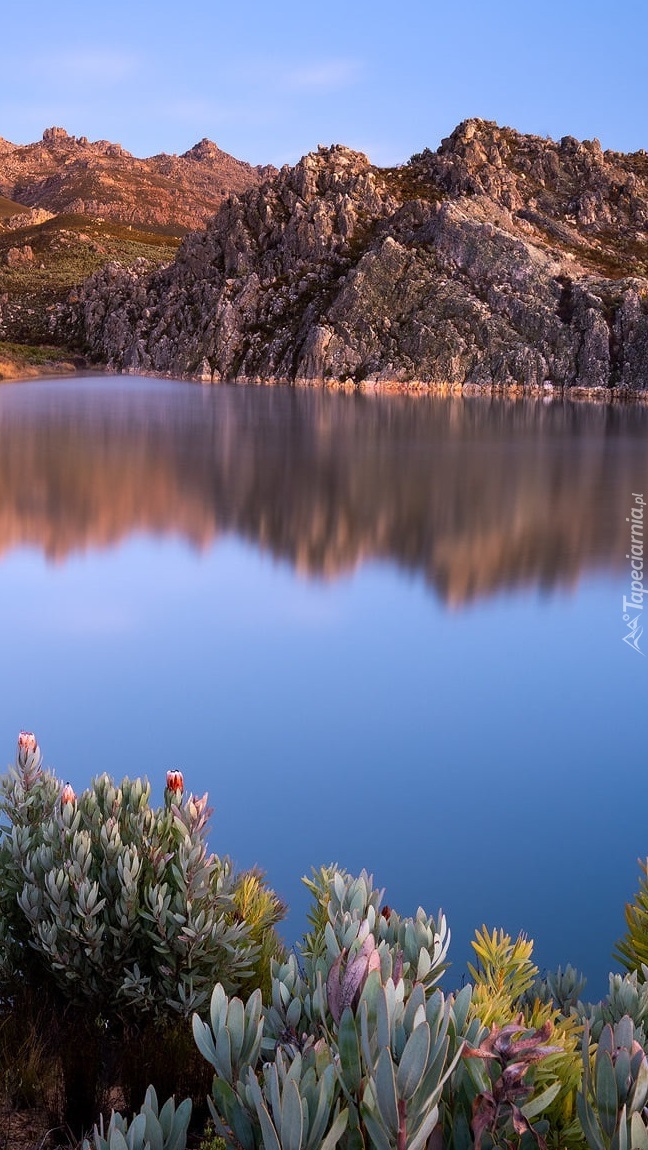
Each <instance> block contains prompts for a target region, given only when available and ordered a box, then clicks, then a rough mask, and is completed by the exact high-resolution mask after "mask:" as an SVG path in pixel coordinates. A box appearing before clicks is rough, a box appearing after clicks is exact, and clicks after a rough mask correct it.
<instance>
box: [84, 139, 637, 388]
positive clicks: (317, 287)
mask: <svg viewBox="0 0 648 1150" xmlns="http://www.w3.org/2000/svg"><path fill="white" fill-rule="evenodd" d="M75 324H76V328H75ZM62 330H64V331H67V332H70V331H72V330H76V334H77V337H78V338H80V339H82V340H83V341H84V342H85V344H86V345H87V347H88V348H89V349H90V350H91V351H92V353H93V354H95V355H96V356H97V357H98V358H100V359H103V360H104V361H106V362H108V363H109V364H110V365H111V366H113V367H115V368H117V369H118V370H126V371H147V372H148V371H150V372H161V373H169V374H173V375H178V376H185V375H187V376H192V377H195V378H200V379H206V380H212V379H213V380H221V379H237V380H250V379H259V378H261V379H268V380H277V379H281V380H305V381H327V380H331V381H332V380H338V381H345V380H348V381H351V382H352V383H365V384H366V383H372V382H373V383H378V384H381V383H384V384H391V383H396V384H399V385H403V386H408V385H409V386H411V385H413V384H417V383H418V384H420V383H422V384H432V385H450V386H451V387H455V388H459V387H465V386H466V385H477V386H482V387H483V386H487V387H492V386H495V387H499V386H505V387H506V386H511V385H516V386H518V387H523V388H549V387H552V386H558V387H570V388H574V387H586V388H615V389H617V391H619V392H637V391H640V390H643V389H646V388H647V387H648V156H647V155H646V154H645V153H644V152H639V153H635V154H632V155H621V154H617V153H612V152H605V153H603V152H602V151H601V148H600V145H599V144H598V141H593V142H590V141H585V142H584V143H579V142H578V141H576V140H575V139H573V138H571V137H565V138H564V139H563V140H561V141H560V143H554V142H553V141H551V140H544V139H541V138H539V137H535V136H522V135H519V134H518V133H517V132H514V131H512V130H511V129H506V128H499V127H497V125H496V124H493V123H488V122H484V121H481V120H471V121H466V122H465V123H463V124H461V125H460V126H459V127H458V128H457V129H456V130H455V132H453V134H452V136H450V137H449V139H447V140H444V141H443V143H442V145H441V147H440V148H439V150H438V151H437V152H436V153H431V152H429V151H425V152H423V153H422V154H420V155H418V156H415V157H413V158H412V160H410V162H409V163H408V164H406V165H405V166H404V167H402V168H396V169H380V168H375V167H373V166H372V165H371V164H370V163H369V161H368V159H367V157H366V156H364V155H362V154H360V153H357V152H352V151H350V150H349V149H347V148H343V147H339V146H338V147H332V148H325V149H320V150H319V151H318V152H317V153H314V154H311V155H308V156H306V157H305V158H304V159H303V160H301V161H300V163H299V164H297V165H296V167H294V168H288V167H286V168H283V169H282V171H281V172H280V173H279V175H278V176H277V177H276V178H274V179H273V180H270V181H266V182H265V183H263V184H262V185H261V186H260V187H257V188H253V189H251V190H249V191H248V192H246V193H245V194H243V195H242V196H239V197H234V198H231V199H229V200H228V201H227V202H226V203H224V204H223V206H222V207H221V209H220V211H219V212H218V214H217V215H216V217H215V218H214V219H213V220H212V221H211V223H210V224H209V225H208V227H207V229H206V231H205V232H203V233H201V234H196V235H192V236H189V237H188V238H187V239H186V240H185V241H184V243H183V245H182V246H181V248H180V250H179V252H178V255H177V258H176V259H175V261H174V262H173V263H172V264H171V265H170V266H169V267H168V268H166V269H164V270H162V271H158V272H156V273H154V274H150V273H148V272H147V270H146V269H145V268H143V267H140V268H139V269H137V268H136V269H134V270H131V271H126V270H124V269H123V268H120V267H119V266H115V265H112V266H110V267H108V268H106V269H105V270H104V271H103V272H101V273H99V274H97V275H95V276H94V277H92V278H91V280H90V281H89V282H88V283H87V284H86V285H85V287H84V289H83V292H82V294H81V301H80V305H79V307H78V310H76V311H75V312H74V313H73V314H70V315H68V317H67V328H66V326H65V324H64V325H63V329H62Z"/></svg>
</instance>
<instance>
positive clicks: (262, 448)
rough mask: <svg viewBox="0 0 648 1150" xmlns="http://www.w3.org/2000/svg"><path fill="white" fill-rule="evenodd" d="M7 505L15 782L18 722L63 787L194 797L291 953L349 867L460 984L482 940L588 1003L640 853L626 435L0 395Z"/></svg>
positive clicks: (0, 526)
mask: <svg viewBox="0 0 648 1150" xmlns="http://www.w3.org/2000/svg"><path fill="white" fill-rule="evenodd" d="M0 491H1V498H0V553H1V558H2V561H1V563H0V612H1V620H0V631H1V634H2V636H3V641H4V657H3V659H2V668H1V671H0V680H1V697H2V707H1V708H0V739H1V745H2V747H3V748H4V752H3V753H4V758H5V760H6V762H9V761H10V760H12V759H13V754H14V747H15V739H16V735H17V732H18V730H19V729H20V728H21V727H26V728H28V729H31V730H34V731H35V732H36V734H37V736H38V739H39V742H40V744H41V746H42V748H43V752H44V756H45V761H46V763H47V765H49V766H51V767H52V768H54V769H55V770H56V771H57V773H58V774H59V775H60V776H61V777H62V778H63V779H69V781H70V782H71V783H72V784H73V786H74V787H75V789H77V790H79V789H82V788H83V787H84V786H85V785H87V783H88V781H89V779H90V778H91V777H92V776H93V775H95V774H98V773H100V772H101V771H104V770H106V771H108V772H110V773H111V774H113V775H115V776H117V777H118V778H121V777H122V775H124V774H130V775H134V774H146V775H147V776H148V777H149V779H150V780H151V782H152V784H153V788H154V796H155V798H156V799H160V798H161V795H162V788H163V785H164V777H165V774H166V771H167V770H168V769H171V768H173V769H178V768H179V769H182V770H183V771H184V774H185V781H186V785H187V786H188V788H189V789H191V790H194V791H195V792H197V793H202V792H203V791H205V790H208V791H209V796H210V801H211V804H212V805H213V806H214V808H215V812H214V815H213V818H212V831H211V837H210V841H211V845H212V846H213V848H214V849H215V850H217V851H218V852H219V853H223V854H225V853H227V854H230V855H232V857H233V858H234V859H235V860H236V862H237V864H238V865H240V866H242V867H243V866H249V865H252V864H255V863H258V864H259V865H260V866H261V867H263V869H264V870H265V871H266V872H267V875H268V878H269V881H270V882H271V884H272V885H273V886H274V887H275V889H276V890H277V891H278V892H279V893H280V894H281V896H282V897H283V898H284V899H285V900H286V901H287V902H288V903H289V904H290V907H291V913H290V916H289V918H288V919H287V922H286V925H285V928H284V934H285V936H286V938H287V939H289V940H293V939H295V938H297V937H298V936H299V935H300V934H301V932H302V931H303V929H304V928H305V908H306V905H307V898H306V892H305V890H304V889H303V888H302V886H301V883H300V881H299V880H300V877H301V876H302V875H303V874H307V873H309V872H310V868H311V867H312V866H319V865H321V864H323V863H327V862H332V861H337V862H339V863H340V864H342V865H344V866H345V867H347V868H348V869H349V870H351V871H353V872H357V871H358V870H360V869H361V868H362V867H366V868H367V869H369V870H370V871H372V872H373V873H374V876H375V879H376V881H377V883H378V885H380V886H384V887H385V888H386V894H385V898H386V900H387V901H388V902H389V903H390V905H392V906H394V907H396V908H397V909H398V910H399V911H400V912H401V913H414V912H415V910H416V908H417V906H418V905H422V906H424V907H425V908H426V910H428V911H430V912H432V913H435V912H436V911H437V910H438V908H439V907H442V908H443V910H444V912H445V913H446V915H447V918H448V921H449V924H450V928H451V930H452V934H453V942H452V945H451V950H450V957H451V959H452V963H453V966H452V970H451V973H450V975H449V977H448V980H447V982H448V985H456V984H457V983H458V982H459V981H460V979H461V976H462V974H463V972H464V970H465V965H466V961H467V960H468V959H470V958H471V953H470V938H471V937H472V934H473V932H474V929H475V928H476V927H479V926H481V924H482V923H486V924H487V925H488V926H489V927H491V928H492V927H495V926H497V927H499V926H501V927H504V928H505V929H506V930H507V931H508V932H511V933H512V934H514V935H515V934H517V932H518V931H520V930H523V931H525V932H526V933H527V934H528V935H529V936H530V937H532V938H534V939H535V944H536V945H535V957H536V961H537V962H538V963H539V965H540V966H541V967H550V968H555V967H557V966H558V964H562V965H563V966H564V965H565V964H566V963H568V962H571V963H573V964H575V965H577V966H578V967H580V968H581V969H583V970H584V971H585V973H586V974H587V975H588V980H589V981H588V988H587V991H586V995H588V996H589V997H599V996H600V995H601V994H603V993H604V991H605V989H606V985H607V972H608V970H610V969H612V968H613V967H614V964H613V962H612V949H613V946H614V944H615V942H616V940H617V939H618V938H619V937H620V935H621V934H622V932H623V927H624V919H623V910H624V902H625V901H627V900H628V899H630V898H631V897H632V896H633V894H634V892H635V891H636V889H637V883H638V867H637V858H638V856H641V857H645V856H646V855H648V819H647V818H646V813H645V808H644V801H645V795H646V779H645V778H644V774H643V772H644V770H646V769H647V759H646V745H647V736H648V706H647V705H646V695H647V685H648V659H647V658H646V657H645V656H646V654H647V653H648V631H647V632H646V634H645V636H644V637H643V638H641V636H639V639H638V647H639V649H638V650H637V649H634V648H633V646H632V645H631V644H630V643H629V642H624V637H628V636H630V637H632V634H633V632H632V631H630V630H629V624H631V622H632V616H629V620H628V621H625V622H624V620H623V614H624V609H623V599H624V596H626V597H628V596H629V595H630V594H631V590H632V588H631V579H632V575H631V571H630V560H629V559H628V558H626V556H627V555H628V554H629V553H630V544H631V534H630V530H631V522H630V521H631V520H632V518H633V517H632V514H631V512H632V509H633V508H634V509H635V511H636V510H637V508H638V507H640V504H638V502H637V500H636V499H635V496H637V495H639V496H643V497H644V498H647V499H648V408H647V407H642V406H639V405H637V406H635V407H622V406H606V405H602V404H601V405H597V404H574V403H564V404H563V403H562V402H561V401H557V400H556V401H554V400H548V401H541V400H538V401H521V400H520V401H507V400H502V399H486V398H477V397H471V398H464V399H450V398H448V399H442V398H413V397H407V396H391V397H387V396H375V395H359V394H344V393H328V392H324V391H317V390H305V389H304V390H302V389H292V388H283V387H277V388H262V387H240V386H234V385H232V386H229V385H220V386H216V387H202V386H200V385H195V384H189V383H179V382H178V383H176V382H172V381H153V380H145V379H138V378H125V377H112V378H103V377H92V378H87V379H73V380H63V381H62V380H58V381H37V382H29V383H19V384H4V385H3V386H2V388H0ZM634 518H635V519H636V518H637V516H636V515H635V517H634ZM626 613H627V612H626ZM634 617H638V618H639V624H638V627H639V626H640V618H641V617H640V613H639V612H638V610H637V611H636V612H635V614H634ZM637 634H638V630H635V632H634V635H635V636H637Z"/></svg>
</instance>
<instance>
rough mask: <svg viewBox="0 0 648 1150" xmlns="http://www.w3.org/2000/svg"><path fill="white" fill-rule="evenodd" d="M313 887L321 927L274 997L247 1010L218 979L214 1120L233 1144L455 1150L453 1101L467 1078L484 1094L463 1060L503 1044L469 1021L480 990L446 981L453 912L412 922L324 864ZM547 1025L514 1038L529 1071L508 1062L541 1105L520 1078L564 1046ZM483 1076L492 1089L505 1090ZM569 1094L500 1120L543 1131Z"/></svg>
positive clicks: (208, 1026)
mask: <svg viewBox="0 0 648 1150" xmlns="http://www.w3.org/2000/svg"><path fill="white" fill-rule="evenodd" d="M308 885H309V886H310V888H311V890H312V892H313V894H314V896H315V899H314V906H313V909H312V911H311V914H310V921H311V925H312V927H313V929H312V931H311V932H310V933H309V934H308V935H307V936H306V938H305V940H304V943H303V946H302V948H301V954H300V956H299V959H298V958H297V957H296V955H294V954H293V955H291V956H290V957H289V959H288V961H287V962H285V963H283V964H282V963H278V962H277V963H274V964H273V969H272V998H271V1002H270V1003H268V1004H265V1005H264V1004H263V1002H262V999H261V995H260V994H258V995H257V996H256V997H255V996H253V997H252V998H251V999H250V1000H249V1001H248V1003H247V1005H244V1004H243V1002H242V1001H240V1000H239V999H238V998H236V997H232V996H231V995H228V994H227V993H226V991H225V989H224V988H223V987H222V986H220V985H218V986H216V988H215V990H214V993H213V995H212V999H211V1003H210V1011H209V1015H208V1017H207V1019H203V1018H201V1017H200V1015H199V1014H196V1015H195V1016H194V1034H195V1038H196V1042H197V1044H198V1046H199V1048H200V1050H201V1051H202V1053H203V1054H204V1056H205V1058H206V1059H207V1060H208V1061H209V1062H210V1063H211V1065H212V1067H213V1068H214V1071H215V1074H214V1080H213V1085H212V1098H211V1110H212V1117H213V1121H214V1124H215V1126H216V1129H217V1130H218V1131H219V1133H220V1134H221V1135H222V1137H223V1138H224V1139H225V1142H226V1144H227V1146H228V1147H232V1148H233V1150H234V1148H235V1150H241V1148H243V1150H260V1148H261V1147H263V1150H333V1147H335V1146H339V1147H341V1148H344V1150H361V1148H362V1147H367V1148H368V1147H373V1148H375V1150H425V1148H429V1147H432V1146H435V1147H436V1146H443V1145H448V1146H450V1145H452V1143H453V1137H454V1134H453V1117H454V1113H453V1107H454V1100H456V1099H458V1098H459V1096H460V1095H461V1094H462V1090H463V1088H464V1085H465V1084H466V1083H468V1087H469V1093H468V1094H467V1095H466V1096H467V1097H468V1098H469V1099H470V1101H472V1099H474V1098H475V1096H476V1095H477V1094H478V1092H479V1090H478V1087H474V1086H472V1087H471V1086H470V1078H469V1075H468V1074H467V1072H466V1069H465V1065H464V1060H463V1056H464V1055H465V1054H467V1053H468V1051H469V1050H470V1051H471V1052H472V1053H473V1054H474V1055H475V1056H476V1057H477V1058H478V1059H481V1058H482V1055H483V1064H484V1065H485V1062H486V1059H488V1058H490V1057H492V1051H491V1049H490V1048H487V1045H484V1043H485V1042H486V1038H487V1035H488V1031H487V1029H486V1028H485V1027H484V1026H483V1025H482V1024H481V1023H480V1021H479V1020H478V1019H476V1018H471V1017H469V1012H470V1002H471V993H472V988H471V987H466V988H465V989H464V990H462V991H461V992H460V994H458V995H457V996H449V997H446V996H444V995H443V994H442V993H441V991H440V990H439V989H438V987H437V985H436V984H437V983H438V981H439V978H440V977H441V975H442V973H443V971H444V969H445V956H446V952H447V948H448V943H449V938H450V935H449V931H448V929H447V926H446V923H445V919H444V917H443V915H442V914H440V913H439V916H438V917H437V919H436V921H435V920H434V919H432V918H431V917H429V916H428V915H426V914H425V913H424V911H422V910H419V911H418V913H417V915H416V916H415V917H414V918H405V919H403V918H400V917H399V916H398V915H397V914H396V913H395V912H394V911H392V910H390V909H389V908H388V907H385V906H383V905H382V892H380V891H378V890H376V889H375V888H374V887H373V884H372V880H371V878H370V877H369V876H368V875H367V874H366V873H364V872H363V873H362V874H361V875H360V876H359V878H356V879H354V878H352V877H351V876H350V875H348V874H347V873H346V872H344V871H341V870H339V869H338V868H336V867H331V868H325V869H323V870H322V871H320V872H319V873H318V874H316V876H315V878H314V880H309V882H308ZM514 1029H515V1030H516V1031H519V1030H520V1029H524V1027H523V1024H521V1023H520V1024H518V1026H517V1027H516V1028H514ZM545 1033H548V1028H545V1031H543V1032H539V1033H538V1034H537V1035H534V1036H533V1041H532V1042H531V1044H529V1042H528V1039H526V1040H525V1038H524V1036H522V1037H521V1038H520V1039H519V1041H518V1046H516V1047H513V1045H511V1044H510V1045H511V1050H513V1049H514V1050H515V1052H516V1054H517V1052H518V1048H519V1049H520V1050H524V1051H525V1055H524V1065H523V1067H522V1070H521V1072H520V1071H519V1070H516V1069H515V1068H514V1069H513V1070H511V1069H509V1071H508V1074H509V1077H510V1076H511V1074H513V1075H514V1076H515V1083H514V1084H511V1088H510V1090H509V1093H510V1094H511V1098H512V1099H513V1100H514V1101H516V1102H519V1100H520V1096H521V1095H522V1096H523V1097H524V1101H525V1102H527V1103H531V1102H532V1096H533V1095H534V1086H533V1085H532V1084H528V1083H526V1082H525V1083H524V1084H523V1085H521V1080H522V1078H523V1077H524V1072H525V1071H526V1068H527V1065H528V1064H531V1063H532V1062H537V1061H539V1060H540V1059H541V1058H542V1057H544V1056H545V1055H547V1054H550V1053H553V1052H554V1051H553V1047H547V1046H546V1045H543V1044H542V1042H541V1039H542V1038H543V1037H544V1035H545ZM480 1043H482V1045H481V1047H480V1045H479V1044H480ZM497 1050H498V1051H499V1047H498V1048H497ZM509 1061H512V1059H509ZM519 1061H520V1060H519V1058H518V1062H519ZM485 1074H486V1077H485V1080H484V1084H483V1085H484V1088H486V1086H488V1088H489V1089H492V1090H493V1091H494V1092H495V1093H497V1091H498V1089H500V1088H498V1087H497V1086H491V1080H490V1079H489V1078H488V1075H487V1073H486V1072H485ZM473 1077H474V1076H473ZM479 1081H480V1082H481V1079H480V1080H479ZM515 1088H517V1089H515ZM558 1089H559V1087H558V1086H556V1088H555V1090H554V1091H553V1092H552V1094H551V1095H545V1097H543V1098H540V1099H539V1100H536V1104H535V1108H532V1107H531V1106H530V1105H529V1106H527V1110H528V1114H529V1117H528V1118H527V1117H526V1116H523V1115H522V1113H521V1110H520V1108H519V1107H516V1106H513V1107H511V1106H509V1110H508V1111H507V1114H506V1115H504V1112H503V1111H502V1120H501V1122H500V1123H499V1125H500V1126H503V1125H504V1124H505V1119H506V1117H508V1118H510V1119H511V1121H512V1122H513V1123H517V1125H518V1127H521V1124H522V1123H524V1130H525V1131H529V1130H532V1125H531V1119H532V1118H533V1116H534V1115H535V1114H537V1113H538V1112H539V1111H541V1110H542V1109H543V1106H544V1105H545V1104H546V1102H548V1101H549V1100H550V1098H551V1097H554V1096H555V1094H556V1093H557V1091H558ZM507 1099H508V1095H507ZM507 1099H503V1101H504V1102H506V1101H507ZM481 1104H482V1105H484V1106H485V1105H486V1103H485V1102H484V1101H483V1100H482V1103H481ZM446 1112H447V1113H446ZM444 1127H445V1133H444ZM485 1129H486V1127H485V1125H484V1124H483V1123H482V1127H481V1130H482V1133H483V1131H484V1130H485ZM491 1144H492V1143H491Z"/></svg>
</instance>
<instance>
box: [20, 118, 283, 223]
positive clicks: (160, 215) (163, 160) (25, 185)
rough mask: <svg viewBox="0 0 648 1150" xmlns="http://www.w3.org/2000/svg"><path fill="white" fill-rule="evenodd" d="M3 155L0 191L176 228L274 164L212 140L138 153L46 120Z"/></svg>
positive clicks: (30, 203) (207, 214) (202, 219)
mask: <svg viewBox="0 0 648 1150" xmlns="http://www.w3.org/2000/svg"><path fill="white" fill-rule="evenodd" d="M0 157H1V159H2V164H1V167H0V195H2V196H5V197H7V198H9V199H11V200H17V201H18V203H19V204H22V205H25V206H27V207H30V208H45V209H46V210H47V211H49V212H53V213H55V214H57V215H58V214H62V213H66V214H75V215H85V216H93V217H96V216H102V217H104V218H107V219H113V220H119V221H120V222H121V223H127V224H128V223H130V224H137V225H139V226H140V227H143V228H144V229H150V227H151V225H154V226H158V227H174V228H175V229H176V230H179V232H180V233H182V232H183V231H187V230H189V229H192V228H197V227H200V226H201V225H204V224H205V223H206V222H207V220H209V219H210V218H211V216H213V215H214V214H215V212H216V211H217V210H218V208H219V207H220V205H221V203H222V200H223V199H224V198H225V197H226V196H228V195H230V194H231V193H232V192H234V193H240V192H243V191H245V190H246V189H247V188H250V187H254V186H255V185H256V184H258V183H260V182H261V180H262V179H264V178H266V176H267V175H269V174H273V173H274V171H275V169H274V168H253V167H252V166H251V165H250V164H246V163H244V162H243V161H242V160H236V159H235V158H234V157H233V156H230V155H228V153H227V152H222V151H221V150H220V148H218V147H217V146H216V144H213V143H212V142H211V141H210V140H201V141H200V143H199V144H196V145H195V147H193V148H191V149H190V151H188V152H185V153H184V155H182V156H167V155H164V154H163V155H159V156H151V157H149V158H148V159H138V158H137V157H136V156H132V155H131V154H130V152H126V151H125V150H124V149H123V148H122V147H121V146H120V145H119V144H111V143H110V142H109V141H108V140H98V141H96V142H95V143H90V142H89V141H88V140H87V139H86V137H85V136H81V137H79V138H77V137H75V136H69V135H68V133H67V132H66V131H65V129H64V128H47V129H46V131H45V132H44V133H43V139H42V140H39V141H38V142H37V143H34V144H26V145H25V146H18V145H15V144H9V143H8V141H6V140H2V141H0Z"/></svg>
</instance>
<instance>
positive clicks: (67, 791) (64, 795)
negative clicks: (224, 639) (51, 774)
mask: <svg viewBox="0 0 648 1150" xmlns="http://www.w3.org/2000/svg"><path fill="white" fill-rule="evenodd" d="M75 800H76V795H75V793H74V791H73V789H72V787H71V786H70V784H69V783H66V784H65V786H64V787H63V790H62V791H61V806H65V804H66V803H73V802H75Z"/></svg>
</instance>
